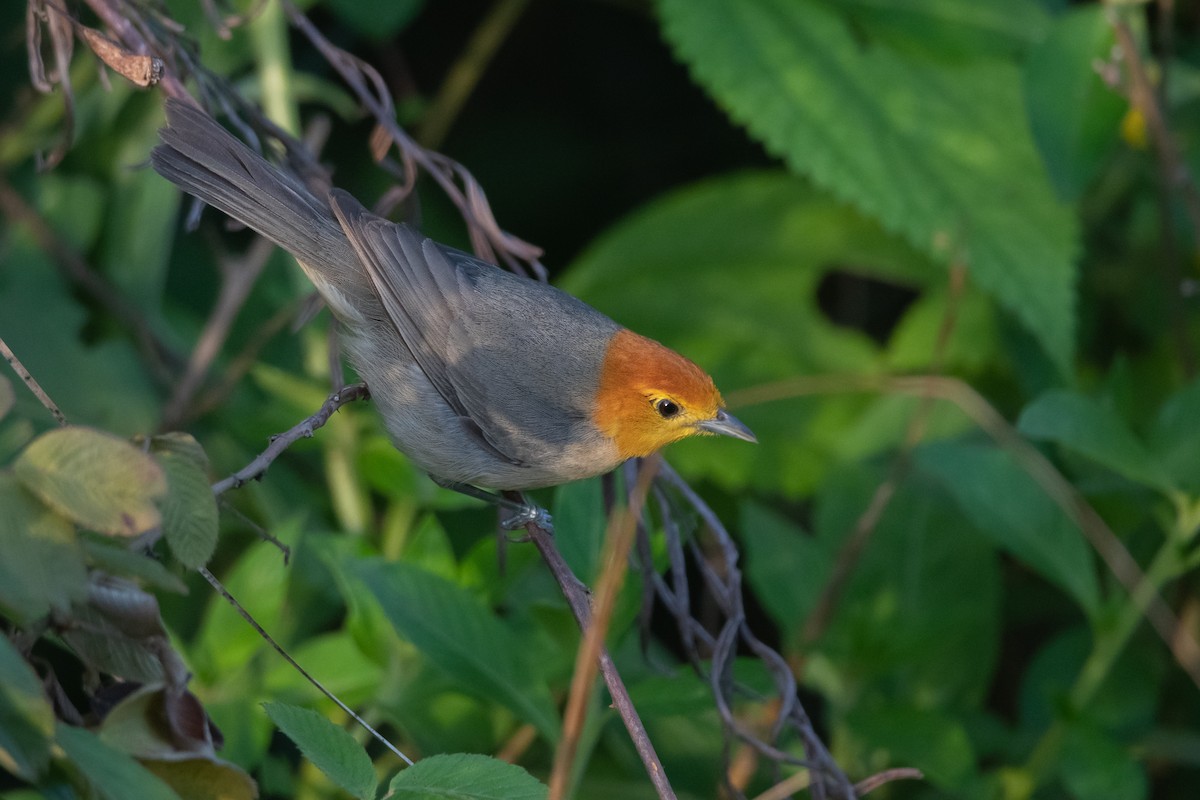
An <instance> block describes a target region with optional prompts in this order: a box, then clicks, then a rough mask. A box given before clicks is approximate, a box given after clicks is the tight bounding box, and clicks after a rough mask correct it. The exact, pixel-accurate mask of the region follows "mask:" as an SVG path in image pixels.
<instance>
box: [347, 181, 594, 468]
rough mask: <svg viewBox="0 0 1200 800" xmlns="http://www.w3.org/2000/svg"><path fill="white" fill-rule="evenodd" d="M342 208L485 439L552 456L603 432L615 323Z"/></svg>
mask: <svg viewBox="0 0 1200 800" xmlns="http://www.w3.org/2000/svg"><path fill="white" fill-rule="evenodd" d="M330 202H331V205H332V207H333V211H334V214H335V215H336V216H337V218H338V221H339V222H340V223H341V225H342V228H343V229H344V230H345V232H346V235H347V237H348V238H349V239H350V242H351V244H352V245H353V246H354V249H355V251H356V252H357V254H358V256H359V259H360V261H361V262H362V264H363V266H364V268H365V270H366V272H367V275H368V277H369V278H370V280H371V281H372V282H373V283H374V285H375V289H376V291H377V292H378V294H379V298H380V302H381V303H382V305H383V308H384V311H385V312H386V314H387V316H388V318H389V320H390V321H391V322H392V323H393V324H394V325H395V327H396V330H397V331H398V332H399V334H400V337H401V338H402V339H403V340H404V342H405V344H406V345H407V346H408V348H409V349H410V350H411V351H412V354H413V357H414V359H415V360H416V362H417V364H418V365H419V366H420V367H421V370H422V371H423V372H424V373H425V375H426V376H427V377H428V378H429V380H430V382H431V383H432V384H433V385H434V387H436V389H437V391H438V392H439V394H441V396H442V397H443V398H444V399H445V400H446V403H447V404H448V405H449V406H450V407H451V408H452V409H454V411H455V413H457V414H458V415H459V417H460V419H461V420H462V422H463V425H464V426H465V427H466V428H467V430H468V431H470V432H471V433H472V434H473V435H475V436H476V437H477V438H478V439H479V440H480V443H481V444H482V445H484V446H485V447H486V448H488V449H490V450H492V451H493V452H494V453H495V454H496V455H498V456H500V457H502V458H504V459H506V460H507V461H509V462H510V463H513V464H529V463H544V461H545V459H547V458H549V457H553V456H554V455H555V453H556V452H557V451H559V450H561V448H562V446H563V444H564V443H566V442H569V441H579V440H580V437H581V436H583V435H587V436H590V435H592V429H591V411H592V402H593V398H594V396H595V392H596V388H597V383H598V380H599V372H600V366H601V364H602V362H603V358H604V353H605V349H606V348H607V344H608V341H609V339H610V338H611V337H612V335H613V334H614V333H615V332H616V331H617V330H618V326H617V324H616V323H615V322H613V321H612V320H610V319H609V318H608V317H606V316H604V315H603V314H601V313H600V312H598V311H596V310H595V309H593V308H591V307H590V306H588V305H587V304H585V303H583V302H581V301H579V300H577V299H575V298H573V297H571V296H570V295H567V294H565V293H564V292H561V291H559V290H558V289H555V288H554V287H551V286H547V285H545V284H541V283H537V282H535V281H531V280H528V279H525V278H520V277H518V276H516V275H513V274H511V273H509V272H506V271H505V270H502V269H499V268H497V267H495V266H493V265H491V264H487V263H485V262H483V261H479V260H478V259H475V258H473V257H471V256H469V255H467V254H466V253H462V252H460V251H457V250H452V249H450V248H446V247H443V246H441V245H439V244H437V243H436V242H434V241H432V240H430V239H427V238H425V237H423V236H420V235H419V234H417V233H415V232H414V231H413V230H412V229H410V228H408V227H407V226H404V225H397V224H395V223H393V222H390V221H388V220H384V219H381V218H379V217H376V216H375V215H373V214H371V213H370V212H368V211H367V210H366V209H365V208H363V207H362V205H361V204H359V203H358V201H357V200H355V199H354V198H353V197H351V196H350V195H349V194H347V193H345V192H342V191H338V190H335V191H334V192H333V193H332V194H331V195H330Z"/></svg>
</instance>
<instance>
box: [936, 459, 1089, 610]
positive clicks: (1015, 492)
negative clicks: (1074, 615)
mask: <svg viewBox="0 0 1200 800" xmlns="http://www.w3.org/2000/svg"><path fill="white" fill-rule="evenodd" d="M915 460H916V463H917V465H918V466H919V468H920V469H921V471H922V472H924V473H925V474H927V475H930V476H932V477H933V478H935V479H936V480H937V481H938V483H940V484H941V485H942V486H943V487H944V488H945V490H946V491H947V492H948V493H949V495H950V496H951V497H952V498H954V500H955V501H956V502H957V503H958V504H959V506H960V507H961V508H962V512H963V514H964V515H965V516H966V517H967V519H969V520H971V522H972V523H973V524H974V526H975V527H976V528H978V529H979V531H980V532H982V533H983V534H985V535H986V536H988V537H989V538H990V539H992V541H994V542H995V543H996V544H997V545H999V546H1000V547H1002V548H1004V549H1005V550H1007V551H1008V552H1010V553H1012V554H1013V555H1014V556H1016V557H1017V558H1019V559H1021V560H1022V561H1024V562H1025V563H1026V564H1028V565H1029V566H1030V567H1033V568H1034V569H1036V570H1037V571H1038V572H1040V573H1041V574H1042V576H1043V577H1045V578H1046V579H1047V580H1049V581H1051V582H1052V583H1054V584H1056V585H1057V586H1059V587H1060V588H1062V589H1063V590H1065V591H1066V592H1067V593H1068V594H1070V595H1071V597H1073V598H1074V599H1075V602H1077V603H1078V604H1079V605H1080V607H1082V608H1083V610H1084V611H1086V612H1087V613H1088V614H1090V615H1094V614H1095V613H1096V612H1097V611H1098V609H1099V604H1100V587H1099V583H1098V582H1097V579H1096V565H1095V561H1094V559H1093V557H1092V553H1091V550H1090V549H1089V548H1088V545H1087V542H1086V541H1084V539H1083V534H1082V532H1081V531H1080V530H1079V528H1078V527H1077V526H1076V525H1075V523H1074V522H1072V521H1071V520H1070V519H1069V518H1068V517H1067V515H1066V514H1065V513H1064V512H1063V511H1062V509H1060V508H1059V507H1058V506H1057V505H1055V503H1054V501H1052V500H1051V499H1050V497H1049V495H1047V494H1046V492H1045V491H1044V490H1043V489H1042V487H1041V486H1039V485H1038V484H1037V483H1036V482H1035V481H1034V479H1033V478H1032V477H1030V475H1029V473H1027V472H1026V471H1024V470H1023V469H1021V467H1020V466H1019V465H1018V464H1017V463H1016V462H1015V461H1014V460H1013V458H1012V457H1011V456H1010V455H1009V454H1008V453H1006V452H1004V451H1003V450H999V449H997V448H995V447H990V446H985V445H977V444H964V443H958V442H944V443H938V444H933V445H929V446H926V447H922V448H920V449H919V450H918V451H917V452H916V456H915Z"/></svg>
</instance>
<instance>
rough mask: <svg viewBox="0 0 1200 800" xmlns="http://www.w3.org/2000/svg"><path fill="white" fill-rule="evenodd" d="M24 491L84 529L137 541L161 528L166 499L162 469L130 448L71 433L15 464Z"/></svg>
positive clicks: (49, 437) (97, 435) (52, 438)
mask: <svg viewBox="0 0 1200 800" xmlns="http://www.w3.org/2000/svg"><path fill="white" fill-rule="evenodd" d="M13 470H14V472H15V473H16V475H17V477H18V478H19V479H20V480H21V483H22V484H24V486H25V488H27V489H28V490H29V491H31V492H33V493H34V494H36V495H37V496H38V497H40V498H41V499H42V500H43V501H44V502H45V503H46V504H47V505H49V506H51V507H52V508H54V509H55V510H56V511H58V512H59V513H61V514H63V515H65V516H67V517H68V518H70V519H71V520H72V521H74V522H76V523H77V524H79V525H82V526H83V527H85V528H90V529H91V530H94V531H98V532H100V533H107V534H110V535H113V536H136V535H138V534H141V533H145V532H146V531H148V530H150V529H151V528H154V527H157V526H158V525H159V524H160V522H161V515H160V514H159V511H158V507H157V505H156V504H155V501H156V500H157V499H158V498H159V497H161V496H162V495H163V494H165V493H166V490H167V482H166V478H165V477H164V475H163V471H162V469H160V468H159V466H158V464H156V463H155V461H154V459H153V458H152V457H151V456H149V455H148V454H146V453H144V452H142V451H141V450H139V449H138V448H136V447H134V446H133V445H132V444H130V443H129V442H127V441H125V440H123V439H118V438H117V437H115V436H112V435H110V434H107V433H102V432H100V431H96V430H91V429H89V428H77V427H67V428H59V429H57V430H52V431H49V432H48V433H44V434H42V435H41V436H39V437H38V438H37V439H35V440H34V441H33V442H32V443H31V444H30V445H29V447H27V448H26V449H25V452H23V453H22V454H21V456H20V457H19V458H18V459H17V460H16V462H15V463H14V464H13Z"/></svg>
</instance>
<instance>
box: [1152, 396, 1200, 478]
mask: <svg viewBox="0 0 1200 800" xmlns="http://www.w3.org/2000/svg"><path fill="white" fill-rule="evenodd" d="M1198 419H1200V380H1194V381H1192V382H1191V383H1190V384H1188V385H1187V386H1185V387H1184V388H1183V389H1181V390H1179V391H1178V392H1176V393H1175V394H1173V395H1172V396H1171V397H1169V398H1168V399H1167V401H1166V402H1165V403H1163V406H1162V408H1161V409H1160V410H1159V412H1158V417H1157V418H1156V419H1155V420H1154V427H1153V429H1152V430H1151V431H1150V437H1149V438H1150V444H1149V447H1150V451H1151V453H1152V454H1153V455H1152V456H1151V457H1152V458H1153V460H1154V463H1155V464H1157V465H1159V466H1160V467H1161V469H1162V470H1163V471H1165V472H1166V473H1167V474H1168V475H1170V477H1171V480H1172V482H1173V483H1174V484H1176V485H1178V486H1180V487H1181V488H1183V489H1184V490H1185V491H1188V492H1189V493H1191V494H1200V425H1197V424H1196V420H1198Z"/></svg>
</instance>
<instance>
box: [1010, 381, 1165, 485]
mask: <svg viewBox="0 0 1200 800" xmlns="http://www.w3.org/2000/svg"><path fill="white" fill-rule="evenodd" d="M1017 430H1019V431H1020V432H1021V433H1023V434H1024V435H1026V436H1028V437H1029V438H1031V439H1039V440H1043V441H1049V442H1055V443H1057V444H1060V445H1062V446H1063V447H1066V448H1068V449H1070V450H1074V451H1075V452H1077V453H1081V454H1083V455H1085V456H1087V457H1088V458H1090V459H1092V460H1093V461H1096V462H1098V463H1100V464H1102V465H1103V466H1105V467H1107V468H1109V469H1111V470H1112V471H1113V472H1116V473H1117V474H1118V475H1122V476H1124V477H1126V478H1128V479H1129V480H1131V481H1133V482H1134V483H1140V484H1142V485H1145V486H1149V487H1151V488H1155V489H1160V490H1162V491H1170V490H1171V489H1172V485H1171V478H1170V476H1169V475H1167V474H1166V472H1165V471H1164V470H1163V468H1162V466H1161V465H1160V464H1159V462H1158V461H1157V460H1156V459H1155V458H1154V457H1153V456H1151V455H1150V452H1149V451H1148V450H1147V449H1146V448H1145V447H1144V446H1143V445H1142V443H1141V442H1140V441H1138V440H1137V438H1136V437H1134V435H1133V432H1132V431H1130V430H1129V428H1128V427H1126V425H1125V422H1124V421H1123V420H1122V419H1121V418H1120V417H1118V416H1117V414H1116V413H1115V412H1114V411H1112V409H1110V408H1107V407H1105V406H1103V405H1101V404H1100V403H1097V402H1096V401H1095V400H1092V399H1091V398H1090V397H1086V396H1084V395H1082V394H1079V393H1077V392H1072V391H1069V390H1066V389H1056V390H1053V391H1049V392H1046V393H1045V394H1043V395H1041V396H1040V397H1038V398H1037V399H1036V400H1034V401H1033V402H1032V403H1030V404H1029V405H1028V406H1026V407H1025V409H1024V410H1023V411H1022V412H1021V416H1020V418H1019V419H1018V420H1017Z"/></svg>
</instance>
